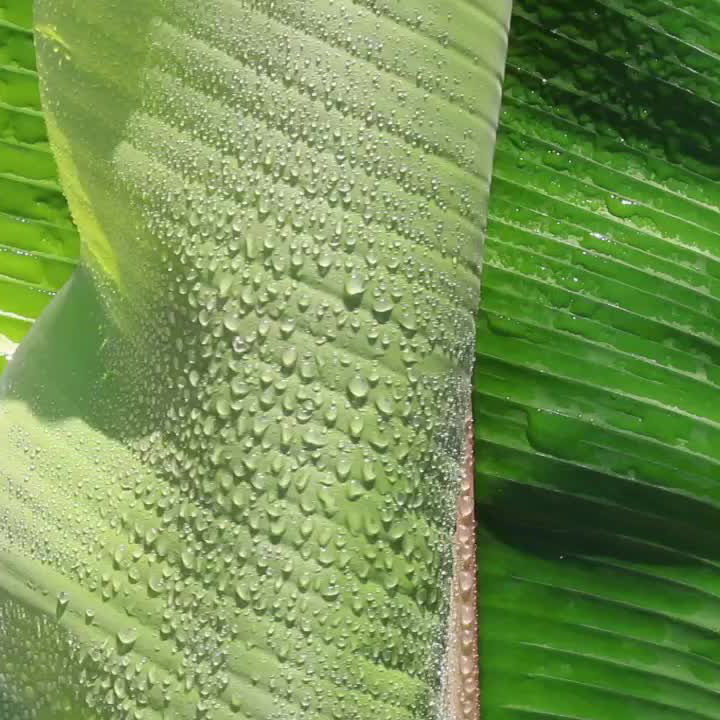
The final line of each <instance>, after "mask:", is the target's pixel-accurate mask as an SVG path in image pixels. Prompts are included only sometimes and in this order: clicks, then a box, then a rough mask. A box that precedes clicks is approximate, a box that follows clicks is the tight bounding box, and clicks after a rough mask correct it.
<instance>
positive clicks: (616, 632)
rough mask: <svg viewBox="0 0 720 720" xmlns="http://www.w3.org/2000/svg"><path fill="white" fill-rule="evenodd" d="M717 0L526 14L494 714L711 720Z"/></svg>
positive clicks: (511, 94)
mask: <svg viewBox="0 0 720 720" xmlns="http://www.w3.org/2000/svg"><path fill="white" fill-rule="evenodd" d="M719 7H720V6H718V4H717V3H716V2H714V1H710V0H694V1H693V2H682V3H681V2H669V1H663V2H660V1H657V2H655V1H650V0H626V1H624V2H618V1H611V0H603V1H601V2H598V1H595V0H591V1H588V2H572V1H571V0H561V1H560V2H552V3H543V2H539V1H537V0H518V1H517V2H516V3H515V4H514V12H513V20H512V33H511V39H510V51H509V56H508V65H507V74H506V85H505V95H504V101H503V102H504V104H503V113H502V120H501V131H500V134H499V140H498V146H497V156H496V164H495V173H494V179H493V195H492V198H491V208H490V222H489V229H488V240H487V245H486V266H485V271H484V274H483V310H482V313H481V316H480V322H479V334H478V339H477V352H478V355H477V367H476V370H475V376H474V392H475V401H474V409H475V422H476V437H477V444H476V458H477V492H478V503H479V506H478V509H479V512H480V515H481V518H482V523H483V531H482V535H481V539H480V544H479V548H478V557H479V563H480V566H481V578H480V581H481V609H480V619H481V624H482V629H481V643H482V653H481V655H482V659H481V667H482V672H483V704H484V708H483V716H482V717H483V720H524V719H527V720H571V719H572V720H651V719H652V720H658V719H659V718H667V719H672V720H698V719H700V718H707V719H708V720H710V719H712V718H717V717H719V716H720V694H719V690H720V685H719V684H718V677H719V675H718V671H719V669H720V572H719V562H720V558H719V556H718V548H719V547H720V544H719V542H718V541H719V538H720V536H719V534H718V531H719V529H720V482H719V481H720V432H719V428H720V425H719V424H718V423H719V421H720V402H719V398H720V395H719V393H718V390H719V389H720V352H719V348H720V185H719V184H718V180H719V179H720V164H719V162H718V158H720V153H718V150H719V149H720V145H719V144H718V140H717V132H718V128H719V127H720V110H719V103H720V59H719V51H720V15H718V9H719Z"/></svg>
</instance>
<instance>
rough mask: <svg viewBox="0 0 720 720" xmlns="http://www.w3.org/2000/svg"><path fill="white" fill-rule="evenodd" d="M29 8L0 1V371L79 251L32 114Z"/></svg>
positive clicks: (37, 112) (18, 1)
mask: <svg viewBox="0 0 720 720" xmlns="http://www.w3.org/2000/svg"><path fill="white" fill-rule="evenodd" d="M32 5H33V3H32V0H0V372H2V370H3V368H4V367H5V364H6V362H7V357H9V356H10V355H11V354H12V352H13V351H14V349H15V346H16V345H17V343H19V342H20V340H21V339H22V338H23V337H24V335H25V333H26V332H27V331H28V330H29V328H30V326H31V325H32V322H33V320H35V318H37V317H38V315H39V314H40V313H41V312H42V310H43V308H45V306H46V305H47V304H48V302H49V301H50V299H51V298H52V296H53V294H54V293H55V291H56V290H57V289H58V288H60V287H61V286H62V285H63V284H64V283H65V281H66V280H67V279H68V277H69V276H70V273H71V272H72V269H73V267H74V264H75V262H76V260H77V257H78V254H79V251H80V242H79V239H78V235H77V232H76V231H75V229H74V227H73V225H72V222H71V220H70V215H69V211H68V208H67V204H66V202H65V199H64V197H63V195H62V192H61V191H60V187H59V184H58V179H57V169H56V167H55V161H54V159H53V157H52V154H51V152H50V148H49V146H48V143H47V134H46V130H45V121H44V119H43V116H42V112H41V108H40V93H39V87H38V78H37V72H36V69H35V51H34V48H33V36H32Z"/></svg>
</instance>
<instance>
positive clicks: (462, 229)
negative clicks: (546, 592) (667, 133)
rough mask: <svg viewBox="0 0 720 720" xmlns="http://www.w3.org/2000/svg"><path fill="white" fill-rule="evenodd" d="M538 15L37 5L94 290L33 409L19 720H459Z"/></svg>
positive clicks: (13, 522) (324, 0)
mask: <svg viewBox="0 0 720 720" xmlns="http://www.w3.org/2000/svg"><path fill="white" fill-rule="evenodd" d="M509 9H510V8H509V3H507V2H504V1H503V2H497V1H495V2H493V1H491V0H487V1H486V0H482V1H480V0H474V1H473V2H467V1H466V0H453V1H451V2H446V3H444V4H443V5H438V6H432V7H431V6H428V5H427V4H426V3H424V2H420V1H419V0H418V1H416V0H411V1H410V2H406V3H403V4H402V5H399V6H398V5H396V4H385V3H377V2H373V1H371V0H368V1H364V2H349V1H343V2H340V1H337V0H335V1H333V0H316V1H313V2H307V1H306V0H303V1H302V2H300V1H296V2H282V3H277V2H272V1H270V0H266V1H261V0H233V1H229V0H210V1H209V2H205V3H202V4H199V3H197V2H189V0H142V2H140V0H137V1H133V2H128V0H122V2H121V1H120V0H97V2H94V3H88V2H86V0H60V1H58V0H38V2H37V3H36V7H35V20H34V23H35V25H34V27H35V33H36V39H37V51H38V67H39V72H40V83H41V92H42V98H43V106H44V110H45V118H46V121H47V127H48V131H49V136H50V140H51V145H52V148H53V151H54V155H55V158H56V159H57V162H58V168H59V175H60V178H61V181H62V186H63V188H64V190H65V194H66V196H67V198H68V200H69V206H70V208H71V210H72V214H73V218H74V220H75V222H76V224H77V227H78V228H79V232H80V235H81V237H82V241H83V242H82V261H81V264H80V266H79V267H78V269H77V270H76V271H75V272H74V274H73V276H72V278H71V279H70V281H69V283H68V284H66V285H65V287H64V288H63V290H62V291H61V292H60V293H59V294H58V296H57V297H56V298H55V300H54V301H53V302H52V303H51V305H50V306H49V307H48V308H47V309H46V311H45V312H44V313H43V315H42V317H41V318H40V320H39V321H38V322H37V323H35V325H34V326H33V328H32V330H31V331H30V333H29V334H28V336H27V337H26V338H25V340H24V341H23V342H22V343H21V345H20V347H19V348H18V349H17V351H16V352H15V354H14V356H13V360H12V362H11V363H10V365H9V366H8V368H7V369H6V371H5V372H4V373H3V375H2V379H1V380H0V397H1V399H0V438H2V439H3V440H2V442H3V452H2V454H1V455H0V647H2V649H3V650H2V666H0V717H3V718H9V719H11V720H16V719H17V720H19V719H20V718H27V717H38V718H53V720H55V719H57V720H80V719H81V720H85V719H86V718H87V719H88V720H101V719H103V718H112V719H113V720H114V719H116V718H117V719H120V718H122V719H123V720H125V719H126V718H127V719H128V720H129V719H130V718H132V719H133V720H146V719H155V718H157V719H160V718H167V719H170V718H171V719H172V720H191V719H192V720H198V719H199V718H207V719H212V720H224V719H225V718H231V717H232V718H242V719H245V720H255V719H257V720H261V719H262V720H280V719H282V720H286V719H287V718H293V719H297V720H302V719H307V720H310V719H312V720H315V719H317V720H320V719H322V720H341V719H342V720H366V719H369V718H372V719H373V720H404V719H407V720H410V719H416V720H425V719H426V718H430V717H442V716H447V715H449V714H450V712H452V711H451V710H450V707H449V706H450V704H451V703H452V702H453V699H452V698H451V697H450V694H451V693H449V691H448V689H447V688H448V686H449V685H451V684H452V682H451V681H450V680H449V678H448V672H447V668H448V663H449V659H448V646H449V643H448V636H449V634H451V617H450V580H451V575H452V571H453V557H452V555H453V552H452V551H453V534H454V531H455V510H456V500H457V488H458V479H459V477H460V476H461V474H462V473H463V471H464V468H465V464H466V457H467V451H468V450H469V448H468V442H467V433H466V427H467V418H468V413H469V408H470V389H471V375H470V370H471V365H472V361H473V348H474V336H475V334H474V330H475V325H474V321H475V313H476V310H477V305H478V300H479V271H480V260H481V236H482V231H483V228H484V225H485V215H486V206H487V194H488V188H489V182H490V170H491V160H492V156H493V151H494V142H495V130H496V123H497V115H498V112H499V103H500V95H501V80H502V71H503V67H504V61H505V48H506V37H507V25H508V20H509Z"/></svg>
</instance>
